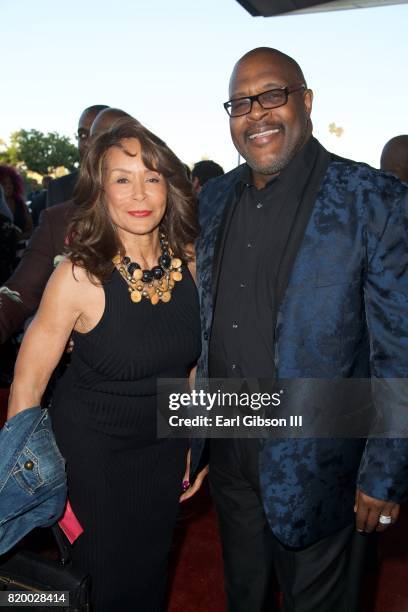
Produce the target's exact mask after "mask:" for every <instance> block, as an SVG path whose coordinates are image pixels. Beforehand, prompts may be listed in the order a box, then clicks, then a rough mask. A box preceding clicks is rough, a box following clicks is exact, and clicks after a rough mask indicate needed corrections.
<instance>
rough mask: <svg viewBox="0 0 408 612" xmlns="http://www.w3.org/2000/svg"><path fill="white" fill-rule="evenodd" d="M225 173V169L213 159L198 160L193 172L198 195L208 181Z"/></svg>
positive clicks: (194, 186) (195, 189)
mask: <svg viewBox="0 0 408 612" xmlns="http://www.w3.org/2000/svg"><path fill="white" fill-rule="evenodd" d="M223 174H224V170H223V169H222V168H221V166H220V165H219V164H217V163H216V162H215V161H213V160H212V159H203V160H202V161H199V162H197V163H196V164H194V168H193V170H192V172H191V176H192V179H193V189H194V192H195V193H196V194H197V195H198V194H199V193H200V191H201V189H202V188H203V187H204V185H205V184H206V182H207V181H209V180H210V179H212V178H215V177H216V176H222V175H223Z"/></svg>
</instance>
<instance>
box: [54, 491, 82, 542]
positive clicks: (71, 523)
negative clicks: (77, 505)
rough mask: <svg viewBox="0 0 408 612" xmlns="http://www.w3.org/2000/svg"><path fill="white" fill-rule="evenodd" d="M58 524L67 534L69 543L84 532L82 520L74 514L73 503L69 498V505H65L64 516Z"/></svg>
mask: <svg viewBox="0 0 408 612" xmlns="http://www.w3.org/2000/svg"><path fill="white" fill-rule="evenodd" d="M58 525H59V526H60V527H61V529H62V531H63V532H64V533H65V535H66V536H67V538H68V540H69V543H70V544H73V543H74V542H75V540H76V539H77V538H79V536H80V535H81V533H83V531H84V530H83V529H82V527H81V524H80V522H79V521H78V519H77V517H76V516H75V514H74V511H73V510H72V508H71V504H70V503H69V500H68V501H67V505H66V506H65V512H64V516H63V517H62V519H61V520H60V521H58Z"/></svg>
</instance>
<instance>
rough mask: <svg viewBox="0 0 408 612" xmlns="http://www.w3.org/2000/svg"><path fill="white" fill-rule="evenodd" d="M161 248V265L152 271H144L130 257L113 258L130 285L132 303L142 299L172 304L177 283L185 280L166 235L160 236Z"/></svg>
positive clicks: (179, 263)
mask: <svg viewBox="0 0 408 612" xmlns="http://www.w3.org/2000/svg"><path fill="white" fill-rule="evenodd" d="M160 247H161V255H160V257H159V260H158V264H159V265H157V266H154V267H153V268H152V269H151V270H142V269H141V267H140V265H139V264H138V263H137V262H136V261H131V260H130V258H129V257H121V256H120V255H116V256H115V257H114V258H113V260H112V261H113V263H114V265H115V266H116V268H117V269H118V271H119V273H120V274H121V276H122V277H123V278H124V279H125V281H126V282H127V284H128V285H129V293H130V299H131V300H132V302H140V301H141V299H142V297H144V298H146V299H148V300H150V302H151V303H152V304H153V305H156V304H158V303H159V301H160V300H161V301H162V302H170V300H171V292H172V290H173V288H174V285H175V283H176V282H178V281H181V279H182V278H183V275H182V273H181V266H182V262H181V259H178V257H173V253H172V251H171V249H170V248H169V245H168V242H167V240H166V237H165V235H164V234H160Z"/></svg>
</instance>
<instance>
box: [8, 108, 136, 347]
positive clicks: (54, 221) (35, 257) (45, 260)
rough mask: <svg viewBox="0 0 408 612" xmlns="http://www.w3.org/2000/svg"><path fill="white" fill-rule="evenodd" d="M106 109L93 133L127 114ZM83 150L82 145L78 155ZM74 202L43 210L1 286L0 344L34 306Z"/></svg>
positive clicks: (59, 251)
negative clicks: (18, 261) (30, 236)
mask: <svg viewBox="0 0 408 612" xmlns="http://www.w3.org/2000/svg"><path fill="white" fill-rule="evenodd" d="M90 108H95V107H90ZM108 110H109V111H110V114H109V115H108V116H107V117H105V119H104V121H103V122H101V123H100V127H99V129H93V133H92V136H97V135H98V134H99V133H101V132H102V131H104V130H106V129H108V128H109V125H111V123H112V122H113V121H115V120H117V119H119V118H120V117H128V116H129V115H128V113H126V112H125V111H122V110H120V109H108ZM104 112H106V111H104ZM94 119H95V117H94ZM109 121H110V122H111V123H109ZM82 125H84V124H83V123H82ZM90 129H91V126H88V128H87V130H88V132H87V133H88V134H89V130H90ZM83 152H84V149H83V148H82V153H81V155H83ZM74 206H75V205H74V203H73V202H72V200H68V201H67V202H63V203H61V204H57V205H56V206H52V207H51V208H47V209H46V210H44V211H43V213H42V214H41V216H40V223H39V225H38V227H37V229H36V230H35V232H34V233H33V236H32V238H31V241H30V243H29V245H28V247H27V249H26V250H25V252H24V255H23V258H22V260H21V262H20V264H19V266H18V268H17V269H16V271H15V272H14V274H13V275H12V276H11V277H10V278H9V280H8V281H7V282H6V283H5V287H3V288H1V289H0V297H1V300H0V344H1V343H3V342H5V341H6V340H7V339H8V338H9V337H10V336H11V335H12V334H13V333H15V332H16V331H18V330H19V329H20V327H21V326H22V325H23V323H24V321H25V320H26V319H27V318H28V317H29V316H31V315H32V314H33V313H34V312H35V311H36V310H37V308H38V306H39V304H40V301H41V297H42V294H43V291H44V288H45V285H46V284H47V281H48V279H49V277H50V275H51V274H52V272H53V270H54V267H55V265H56V263H57V262H58V257H59V256H61V255H62V254H63V251H64V248H65V237H66V229H67V226H68V224H69V221H70V219H71V216H72V213H73V211H74Z"/></svg>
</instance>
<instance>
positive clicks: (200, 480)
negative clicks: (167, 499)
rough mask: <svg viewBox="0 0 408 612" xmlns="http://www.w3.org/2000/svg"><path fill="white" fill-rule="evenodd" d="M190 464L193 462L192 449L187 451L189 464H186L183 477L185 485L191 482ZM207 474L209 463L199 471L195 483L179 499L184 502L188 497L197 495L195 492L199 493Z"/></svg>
mask: <svg viewBox="0 0 408 612" xmlns="http://www.w3.org/2000/svg"><path fill="white" fill-rule="evenodd" d="M190 464H191V449H190V450H189V451H188V453H187V466H186V471H185V473H184V477H183V487H184V486H186V485H187V483H188V484H189V483H190ZM207 474H208V465H206V466H205V468H204V469H202V470H201V472H198V474H197V476H196V479H195V480H194V483H193V485H192V486H189V487H188V488H187V489H186V490H185V491H184V493H183V494H182V495H181V496H180V500H179V501H181V502H184V501H186V499H189V498H190V497H193V495H195V493H197V491H198V490H199V489H200V488H201V485H202V484H203V482H204V478H205V477H206V476H207Z"/></svg>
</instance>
